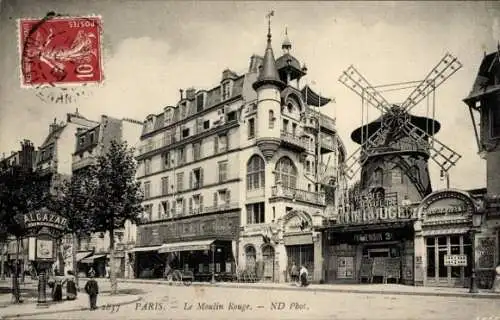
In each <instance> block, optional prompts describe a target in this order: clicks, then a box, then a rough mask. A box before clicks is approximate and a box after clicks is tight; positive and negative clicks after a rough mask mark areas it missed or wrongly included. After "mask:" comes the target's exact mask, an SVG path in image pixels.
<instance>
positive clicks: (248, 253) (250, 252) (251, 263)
mask: <svg viewBox="0 0 500 320" xmlns="http://www.w3.org/2000/svg"><path fill="white" fill-rule="evenodd" d="M256 256H257V255H256V252H255V247H254V246H252V245H248V246H247V247H246V248H245V258H246V260H245V269H246V270H248V271H252V272H255V260H256Z"/></svg>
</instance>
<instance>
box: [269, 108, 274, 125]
mask: <svg viewBox="0 0 500 320" xmlns="http://www.w3.org/2000/svg"><path fill="white" fill-rule="evenodd" d="M274 120H275V119H274V111H273V110H269V129H274Z"/></svg>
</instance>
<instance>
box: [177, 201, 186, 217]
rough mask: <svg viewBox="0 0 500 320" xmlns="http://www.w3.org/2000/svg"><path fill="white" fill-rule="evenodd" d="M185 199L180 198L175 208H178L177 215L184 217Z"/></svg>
mask: <svg viewBox="0 0 500 320" xmlns="http://www.w3.org/2000/svg"><path fill="white" fill-rule="evenodd" d="M184 204H185V203H184V199H183V198H179V199H177V200H176V201H175V208H176V211H175V214H176V215H183V214H184V213H185V205H184Z"/></svg>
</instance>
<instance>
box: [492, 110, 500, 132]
mask: <svg viewBox="0 0 500 320" xmlns="http://www.w3.org/2000/svg"><path fill="white" fill-rule="evenodd" d="M490 137H491V138H500V107H498V106H493V107H491V108H490Z"/></svg>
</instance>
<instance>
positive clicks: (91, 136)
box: [89, 132, 94, 143]
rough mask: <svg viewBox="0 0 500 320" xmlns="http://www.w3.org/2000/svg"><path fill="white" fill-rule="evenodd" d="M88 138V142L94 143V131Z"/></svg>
mask: <svg viewBox="0 0 500 320" xmlns="http://www.w3.org/2000/svg"><path fill="white" fill-rule="evenodd" d="M89 139H90V143H94V133H93V132H91V133H90V138H89Z"/></svg>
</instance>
